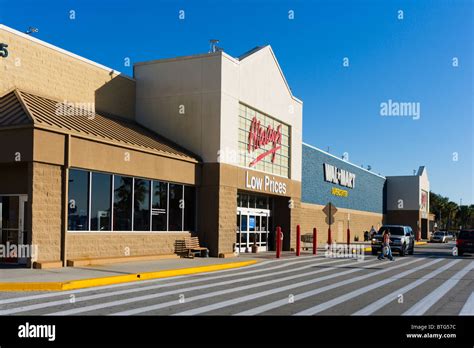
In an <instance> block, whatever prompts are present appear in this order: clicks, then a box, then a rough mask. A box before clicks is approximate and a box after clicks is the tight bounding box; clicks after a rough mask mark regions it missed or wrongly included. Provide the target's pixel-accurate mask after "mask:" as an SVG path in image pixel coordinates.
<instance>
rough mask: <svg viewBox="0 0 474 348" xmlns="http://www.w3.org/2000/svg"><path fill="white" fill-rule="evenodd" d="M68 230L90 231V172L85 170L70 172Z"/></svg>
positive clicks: (72, 170)
mask: <svg viewBox="0 0 474 348" xmlns="http://www.w3.org/2000/svg"><path fill="white" fill-rule="evenodd" d="M68 229H69V231H87V230H89V172H86V171H84V170H77V169H71V170H70V171H69V197H68Z"/></svg>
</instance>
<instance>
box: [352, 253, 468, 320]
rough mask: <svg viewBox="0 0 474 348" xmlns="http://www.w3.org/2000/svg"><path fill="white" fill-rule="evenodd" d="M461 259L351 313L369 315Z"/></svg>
mask: <svg viewBox="0 0 474 348" xmlns="http://www.w3.org/2000/svg"><path fill="white" fill-rule="evenodd" d="M460 261H461V260H454V261H451V262H449V263H448V264H446V265H444V266H443V267H441V268H438V269H437V270H435V271H433V272H431V273H428V274H427V275H424V276H423V277H421V278H420V279H418V280H416V281H414V282H413V283H410V284H408V285H406V286H404V287H403V288H401V289H398V290H395V291H394V292H392V293H390V294H388V295H387V296H384V297H382V298H381V299H379V300H378V301H375V302H373V303H371V304H370V305H368V306H367V307H364V308H362V309H361V310H359V311H357V312H355V313H353V314H352V315H370V314H372V313H374V312H376V311H378V310H379V309H380V308H382V307H384V306H386V305H388V304H389V303H390V302H391V301H393V300H396V299H397V298H398V296H400V294H405V293H406V292H408V291H410V290H412V289H414V288H416V287H417V286H419V285H421V284H423V283H425V282H427V281H428V280H430V279H432V278H434V277H436V276H437V275H438V274H440V273H443V272H444V271H446V270H447V269H448V268H451V267H452V266H454V265H455V264H457V263H458V262H460Z"/></svg>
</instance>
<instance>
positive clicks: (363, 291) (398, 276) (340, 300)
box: [295, 259, 443, 315]
mask: <svg viewBox="0 0 474 348" xmlns="http://www.w3.org/2000/svg"><path fill="white" fill-rule="evenodd" d="M442 260H443V259H435V260H433V261H430V262H428V263H426V264H424V265H421V266H418V267H415V268H412V269H409V270H407V271H404V272H402V273H399V274H396V275H394V276H392V277H389V278H387V279H384V280H381V281H378V282H376V283H373V284H370V285H367V286H364V287H362V288H359V289H357V290H354V291H351V292H349V293H347V294H344V295H342V296H338V297H336V298H333V299H332V300H329V301H326V302H323V303H320V304H319V305H317V306H314V307H311V308H307V309H305V310H304V311H301V312H298V313H296V314H295V315H314V314H317V313H320V312H322V311H325V310H327V309H329V308H332V307H334V306H337V305H339V304H341V303H344V302H346V301H349V300H350V299H353V298H354V297H357V296H360V295H363V294H366V293H367V292H368V291H371V290H374V289H377V288H380V287H381V286H383V285H385V284H389V283H392V282H394V281H397V280H399V279H401V278H403V277H405V276H407V275H409V274H412V273H415V272H418V271H419V270H421V269H423V268H426V267H429V266H431V265H434V264H436V263H438V262H441V261H442Z"/></svg>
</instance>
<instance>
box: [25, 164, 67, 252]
mask: <svg viewBox="0 0 474 348" xmlns="http://www.w3.org/2000/svg"><path fill="white" fill-rule="evenodd" d="M30 168H31V171H32V173H31V175H32V178H33V180H32V187H31V198H30V199H31V210H30V211H31V228H32V234H31V235H32V243H33V245H37V246H38V257H37V259H38V261H59V260H60V259H61V224H62V215H61V213H62V212H61V207H62V203H61V199H62V197H61V184H62V182H61V180H62V178H61V175H62V170H61V167H60V166H55V165H49V164H43V163H36V162H33V163H32V165H31V167H30Z"/></svg>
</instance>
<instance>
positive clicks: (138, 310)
mask: <svg viewBox="0 0 474 348" xmlns="http://www.w3.org/2000/svg"><path fill="white" fill-rule="evenodd" d="M371 261H374V260H371ZM334 262H336V261H334ZM361 262H369V261H356V262H354V263H349V264H345V265H342V266H339V267H329V268H327V269H321V270H317V271H314V272H308V273H304V274H297V275H293V276H289V277H284V278H279V279H276V280H269V281H265V282H260V283H254V284H250V285H245V286H240V287H237V288H231V289H225V290H220V291H215V292H211V293H206V294H203V295H198V296H193V297H189V298H186V303H189V302H192V301H197V300H201V299H205V298H210V297H215V296H220V295H225V294H230V293H233V292H238V291H245V290H248V289H254V288H259V287H262V286H266V285H271V284H276V283H280V282H283V281H288V280H292V279H296V278H301V277H307V276H311V275H314V274H318V273H322V272H327V271H331V270H335V269H338V268H343V267H347V266H349V265H353V264H360V263H361ZM356 271H360V269H355V270H350V271H345V272H341V273H336V274H331V275H328V276H326V277H323V278H325V279H330V278H334V277H337V276H339V275H343V274H346V273H349V272H350V273H352V272H356ZM315 281H316V280H308V281H305V282H302V283H308V284H310V283H311V282H315ZM302 283H298V284H302ZM177 304H178V302H177V301H169V302H165V303H160V304H156V305H151V306H145V307H141V308H135V309H132V310H127V311H122V312H118V313H114V314H113V315H135V314H139V313H145V312H150V311H153V310H157V309H162V308H166V307H171V306H174V305H177Z"/></svg>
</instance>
